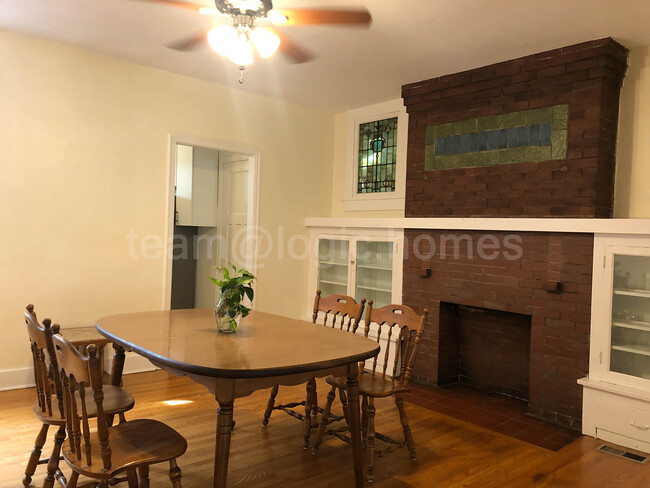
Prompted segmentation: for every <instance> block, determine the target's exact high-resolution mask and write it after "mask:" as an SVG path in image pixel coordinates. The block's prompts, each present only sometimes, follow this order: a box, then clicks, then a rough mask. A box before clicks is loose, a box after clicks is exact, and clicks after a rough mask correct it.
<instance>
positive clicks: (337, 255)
mask: <svg viewBox="0 0 650 488" xmlns="http://www.w3.org/2000/svg"><path fill="white" fill-rule="evenodd" d="M312 246H313V249H314V250H315V253H314V259H313V260H312V266H311V268H312V273H311V275H312V280H311V285H312V286H311V288H312V289H311V293H310V296H312V297H313V296H314V294H315V293H316V290H321V294H322V295H323V296H327V295H334V294H339V295H350V296H352V297H354V299H355V300H357V302H358V301H360V300H361V299H362V298H365V299H366V300H367V301H370V300H372V301H373V306H374V307H381V306H384V305H388V304H389V303H401V300H402V296H401V293H402V290H401V285H402V238H401V235H400V236H395V235H388V234H384V235H381V234H380V233H377V234H375V235H368V234H367V233H365V234H363V235H362V234H331V233H325V232H323V233H321V232H316V233H314V234H313V236H312Z"/></svg>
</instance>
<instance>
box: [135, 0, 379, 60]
mask: <svg viewBox="0 0 650 488" xmlns="http://www.w3.org/2000/svg"><path fill="white" fill-rule="evenodd" d="M140 1H147V2H151V3H159V4H165V5H170V6H174V7H180V8H185V9H190V10H195V11H197V12H199V13H201V14H204V15H214V16H217V17H223V18H226V17H230V19H231V20H232V24H228V25H225V24H224V25H219V26H217V27H214V28H212V29H208V30H204V31H201V32H199V33H197V34H195V35H192V36H190V37H188V38H186V39H182V40H179V41H176V42H174V43H171V44H168V46H167V47H169V48H171V49H175V50H177V51H189V50H192V49H195V48H197V47H199V46H200V45H201V44H202V43H203V42H204V41H207V42H208V44H209V45H210V47H211V48H212V49H213V50H214V51H216V52H217V53H219V54H221V55H222V56H225V57H227V58H229V59H230V60H231V61H232V62H233V63H235V64H237V65H239V66H241V67H243V66H247V65H249V64H251V63H252V62H253V61H254V51H253V47H254V48H255V51H257V54H258V55H259V56H260V57H262V58H268V57H270V56H272V55H273V54H274V53H275V52H276V51H279V52H281V53H282V54H283V55H285V56H286V57H287V59H288V60H289V61H290V62H293V63H305V62H307V61H310V60H311V59H313V57H314V56H313V54H311V53H310V52H309V51H308V50H307V49H305V48H303V47H302V46H301V45H300V44H298V43H297V42H295V41H294V40H292V39H291V38H290V37H288V36H287V35H285V34H284V33H282V32H280V31H279V30H278V29H276V28H274V27H272V26H292V25H348V26H362V27H363V26H369V25H370V23H371V22H372V17H371V16H370V13H369V12H368V10H367V9H365V8H359V9H353V10H336V9H303V8H295V9H274V8H273V2H272V0H214V3H215V7H214V8H212V7H205V6H204V5H198V4H195V3H190V2H185V1H182V0H140ZM242 69H243V68H242Z"/></svg>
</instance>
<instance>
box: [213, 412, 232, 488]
mask: <svg viewBox="0 0 650 488" xmlns="http://www.w3.org/2000/svg"><path fill="white" fill-rule="evenodd" d="M233 405H234V401H233V400H230V401H226V402H222V401H219V409H218V410H217V445H216V447H215V456H214V481H213V484H212V486H213V488H226V476H227V475H228V456H229V455H230V432H231V431H232V418H233Z"/></svg>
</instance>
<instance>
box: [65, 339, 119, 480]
mask: <svg viewBox="0 0 650 488" xmlns="http://www.w3.org/2000/svg"><path fill="white" fill-rule="evenodd" d="M53 342H54V349H55V352H56V356H57V360H58V364H59V368H60V371H61V377H62V384H63V389H64V403H65V411H66V419H67V422H68V425H70V426H71V427H72V436H71V437H70V439H71V442H70V447H71V451H72V454H74V455H75V456H76V459H77V460H81V459H82V457H84V458H85V462H86V463H87V464H88V465H91V464H92V463H93V460H92V451H93V446H92V444H91V435H90V433H91V429H90V422H89V415H88V399H87V396H88V394H89V393H88V391H87V390H90V391H92V395H93V400H94V403H95V408H96V421H97V439H98V442H99V454H100V457H101V460H102V465H103V467H104V469H106V470H108V469H110V468H111V447H110V440H109V434H108V420H107V418H106V414H105V412H104V393H103V382H102V365H101V361H100V358H99V354H98V348H97V347H96V346H95V345H94V344H91V345H90V346H88V347H87V348H86V353H87V356H84V355H82V354H81V353H80V352H79V351H78V350H77V349H76V348H75V347H74V346H73V345H72V344H71V343H70V342H68V341H67V340H66V339H64V338H63V337H61V336H54V337H53ZM82 439H83V451H82V445H81V441H82Z"/></svg>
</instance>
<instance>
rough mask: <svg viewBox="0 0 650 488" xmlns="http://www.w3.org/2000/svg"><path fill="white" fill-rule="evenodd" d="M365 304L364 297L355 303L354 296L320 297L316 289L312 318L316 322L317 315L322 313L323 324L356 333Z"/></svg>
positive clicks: (319, 292)
mask: <svg viewBox="0 0 650 488" xmlns="http://www.w3.org/2000/svg"><path fill="white" fill-rule="evenodd" d="M365 305H366V299H365V298H362V299H361V303H357V302H356V301H355V300H354V298H352V297H350V296H347V295H329V296H326V297H321V291H320V290H318V291H316V297H315V298H314V313H313V315H312V319H313V322H314V323H316V322H317V321H318V317H319V315H322V317H323V325H325V326H329V327H332V328H338V329H339V330H345V331H347V332H352V333H356V331H357V328H358V327H359V323H360V322H361V316H362V315H363V309H364V308H365Z"/></svg>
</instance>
